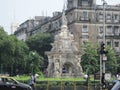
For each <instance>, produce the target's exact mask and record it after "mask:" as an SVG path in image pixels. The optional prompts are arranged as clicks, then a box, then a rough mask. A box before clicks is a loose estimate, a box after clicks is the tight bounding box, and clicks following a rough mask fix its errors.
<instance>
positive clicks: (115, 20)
mask: <svg viewBox="0 0 120 90" xmlns="http://www.w3.org/2000/svg"><path fill="white" fill-rule="evenodd" d="M114 22H115V23H117V22H119V15H117V14H115V15H114Z"/></svg>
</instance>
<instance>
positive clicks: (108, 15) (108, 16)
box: [106, 14, 111, 22]
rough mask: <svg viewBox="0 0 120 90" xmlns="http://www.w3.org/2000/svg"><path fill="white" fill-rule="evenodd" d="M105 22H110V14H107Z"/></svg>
mask: <svg viewBox="0 0 120 90" xmlns="http://www.w3.org/2000/svg"><path fill="white" fill-rule="evenodd" d="M106 21H107V22H111V15H110V14H107V17H106Z"/></svg>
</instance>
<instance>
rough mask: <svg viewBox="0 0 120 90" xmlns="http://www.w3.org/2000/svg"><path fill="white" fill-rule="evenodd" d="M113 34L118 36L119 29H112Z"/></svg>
mask: <svg viewBox="0 0 120 90" xmlns="http://www.w3.org/2000/svg"><path fill="white" fill-rule="evenodd" d="M114 34H115V35H119V27H118V26H115V27H114Z"/></svg>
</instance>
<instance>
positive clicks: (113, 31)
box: [31, 0, 120, 55]
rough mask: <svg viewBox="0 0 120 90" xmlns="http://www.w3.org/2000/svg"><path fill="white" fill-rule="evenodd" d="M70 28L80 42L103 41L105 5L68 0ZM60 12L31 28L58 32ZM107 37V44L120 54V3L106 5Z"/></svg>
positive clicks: (93, 0) (33, 30) (67, 11)
mask: <svg viewBox="0 0 120 90" xmlns="http://www.w3.org/2000/svg"><path fill="white" fill-rule="evenodd" d="M65 15H66V17H67V21H68V29H69V30H70V32H71V33H72V34H73V35H74V37H75V40H76V41H77V42H79V44H80V45H81V44H83V43H84V42H86V41H90V42H93V43H95V44H96V43H101V41H102V39H103V5H97V4H96V0H67V9H66V12H65ZM61 16H62V14H61V13H60V12H55V13H54V15H53V17H51V18H50V19H49V20H48V19H47V20H45V21H44V22H42V23H41V24H39V25H38V26H37V27H35V28H33V29H32V30H31V33H34V32H38V31H40V32H50V33H52V34H55V35H56V34H57V33H59V31H60V27H61ZM105 37H106V41H105V42H106V45H110V46H111V47H113V48H114V49H115V50H116V52H117V54H118V55H119V54H120V5H106V6H105Z"/></svg>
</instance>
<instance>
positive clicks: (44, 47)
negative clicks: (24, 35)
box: [26, 33, 53, 57]
mask: <svg viewBox="0 0 120 90" xmlns="http://www.w3.org/2000/svg"><path fill="white" fill-rule="evenodd" d="M51 42H53V36H52V35H50V34H49V33H39V34H37V35H33V36H32V37H30V38H29V39H28V40H27V41H26V43H27V45H28V46H29V47H30V50H31V51H34V50H35V51H37V52H38V53H39V54H40V55H42V56H43V57H44V56H45V53H44V52H45V51H49V50H50V49H51V45H50V43H51Z"/></svg>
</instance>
